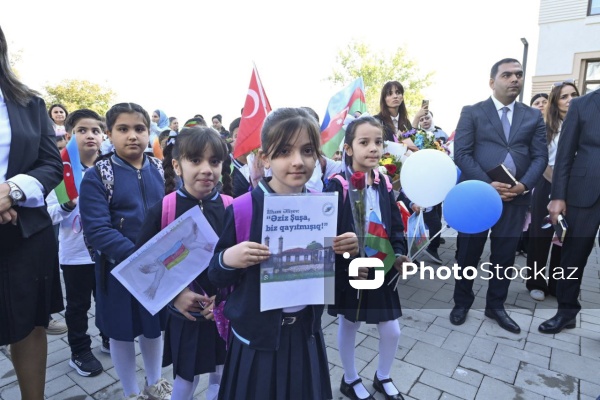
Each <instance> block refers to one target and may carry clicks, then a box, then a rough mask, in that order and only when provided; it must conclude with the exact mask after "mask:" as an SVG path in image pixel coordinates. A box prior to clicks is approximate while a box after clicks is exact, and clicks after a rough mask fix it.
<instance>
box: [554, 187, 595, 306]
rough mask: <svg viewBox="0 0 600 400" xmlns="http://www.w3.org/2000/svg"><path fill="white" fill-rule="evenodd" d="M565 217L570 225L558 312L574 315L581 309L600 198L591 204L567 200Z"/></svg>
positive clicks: (558, 297) (559, 286) (558, 298)
mask: <svg viewBox="0 0 600 400" xmlns="http://www.w3.org/2000/svg"><path fill="white" fill-rule="evenodd" d="M565 219H566V220H567V224H568V226H569V227H568V228H567V236H566V237H565V241H564V243H563V248H562V256H561V260H560V266H561V268H562V270H563V271H564V277H563V278H562V279H559V280H558V281H557V283H556V299H557V300H558V312H559V313H562V314H564V315H567V316H572V317H575V315H577V313H578V312H579V310H581V305H580V304H579V301H578V297H579V290H580V287H581V279H582V277H583V270H584V268H585V265H586V264H587V260H588V257H589V256H590V253H591V252H592V249H593V248H594V244H595V242H596V233H597V231H598V226H600V198H598V199H596V202H595V203H594V204H593V205H592V206H591V207H585V208H582V207H575V206H573V205H569V204H567V214H566V216H565Z"/></svg>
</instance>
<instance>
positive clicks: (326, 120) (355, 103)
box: [321, 77, 367, 157]
mask: <svg viewBox="0 0 600 400" xmlns="http://www.w3.org/2000/svg"><path fill="white" fill-rule="evenodd" d="M356 111H360V112H361V113H364V112H365V111H367V104H366V101H365V84H364V82H363V79H362V77H359V78H357V79H356V80H354V81H353V82H352V83H350V84H349V85H348V86H346V87H345V88H343V89H342V90H341V91H339V92H337V93H336V94H334V95H333V97H332V98H331V99H330V100H329V104H328V105H327V110H326V111H325V116H324V117H323V123H322V124H321V132H322V133H321V144H322V145H323V152H324V153H325V155H326V156H328V157H331V156H332V155H333V153H334V152H335V151H336V150H338V149H339V145H340V143H341V142H342V141H343V139H344V134H345V133H346V132H345V130H344V129H343V127H341V129H338V130H337V131H336V128H337V125H338V124H337V120H338V117H339V116H340V114H342V113H344V117H343V118H342V122H343V120H344V118H345V116H346V115H347V114H350V115H352V114H354V112H356ZM330 128H331V129H330ZM326 131H329V132H328V133H327V134H326V135H327V137H325V132H326ZM334 131H335V132H334ZM329 141H333V143H329Z"/></svg>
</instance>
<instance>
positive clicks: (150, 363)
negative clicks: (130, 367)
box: [138, 335, 163, 386]
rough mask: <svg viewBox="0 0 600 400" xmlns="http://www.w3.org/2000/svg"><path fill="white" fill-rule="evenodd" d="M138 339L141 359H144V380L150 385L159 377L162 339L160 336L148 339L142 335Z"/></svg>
mask: <svg viewBox="0 0 600 400" xmlns="http://www.w3.org/2000/svg"><path fill="white" fill-rule="evenodd" d="M138 341H139V343H140V350H141V351H142V359H143V360H144V370H145V372H146V382H147V383H148V386H152V385H154V384H155V383H156V382H158V380H159V379H160V372H161V370H162V355H163V339H162V337H161V336H159V337H157V338H155V339H148V338H147V337H144V335H140V336H139V337H138Z"/></svg>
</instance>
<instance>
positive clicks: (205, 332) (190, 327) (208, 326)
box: [163, 306, 227, 382]
mask: <svg viewBox="0 0 600 400" xmlns="http://www.w3.org/2000/svg"><path fill="white" fill-rule="evenodd" d="M167 309H168V316H167V329H166V330H165V347H164V355H163V367H167V366H169V365H171V364H173V379H175V376H179V377H181V378H183V379H185V380H186V381H188V382H192V381H193V380H194V376H196V375H200V374H205V373H208V372H215V368H216V366H217V365H223V364H224V363H225V355H226V353H227V352H226V350H225V341H224V340H223V339H222V338H221V336H219V332H218V331H217V325H216V324H215V322H214V321H209V320H207V319H205V318H204V317H203V316H202V315H200V316H197V317H196V321H190V320H189V319H187V318H186V317H184V316H183V315H182V314H181V313H180V312H179V311H177V310H176V309H174V308H172V306H168V307H167Z"/></svg>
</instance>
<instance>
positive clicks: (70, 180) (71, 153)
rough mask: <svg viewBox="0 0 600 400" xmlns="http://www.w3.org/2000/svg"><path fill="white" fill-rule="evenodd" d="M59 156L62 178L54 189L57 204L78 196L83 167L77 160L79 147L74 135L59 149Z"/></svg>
mask: <svg viewBox="0 0 600 400" xmlns="http://www.w3.org/2000/svg"><path fill="white" fill-rule="evenodd" d="M60 158H62V161H63V180H62V182H61V183H60V184H59V185H58V186H57V187H56V188H55V189H54V191H55V193H56V197H57V199H58V203H59V204H64V203H66V202H68V201H69V200H74V199H76V198H77V197H78V196H79V185H81V179H82V178H83V169H82V167H81V161H80V160H79V149H78V148H77V141H76V140H75V135H73V136H72V137H71V140H69V143H67V146H66V147H65V148H64V149H62V150H61V152H60Z"/></svg>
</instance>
